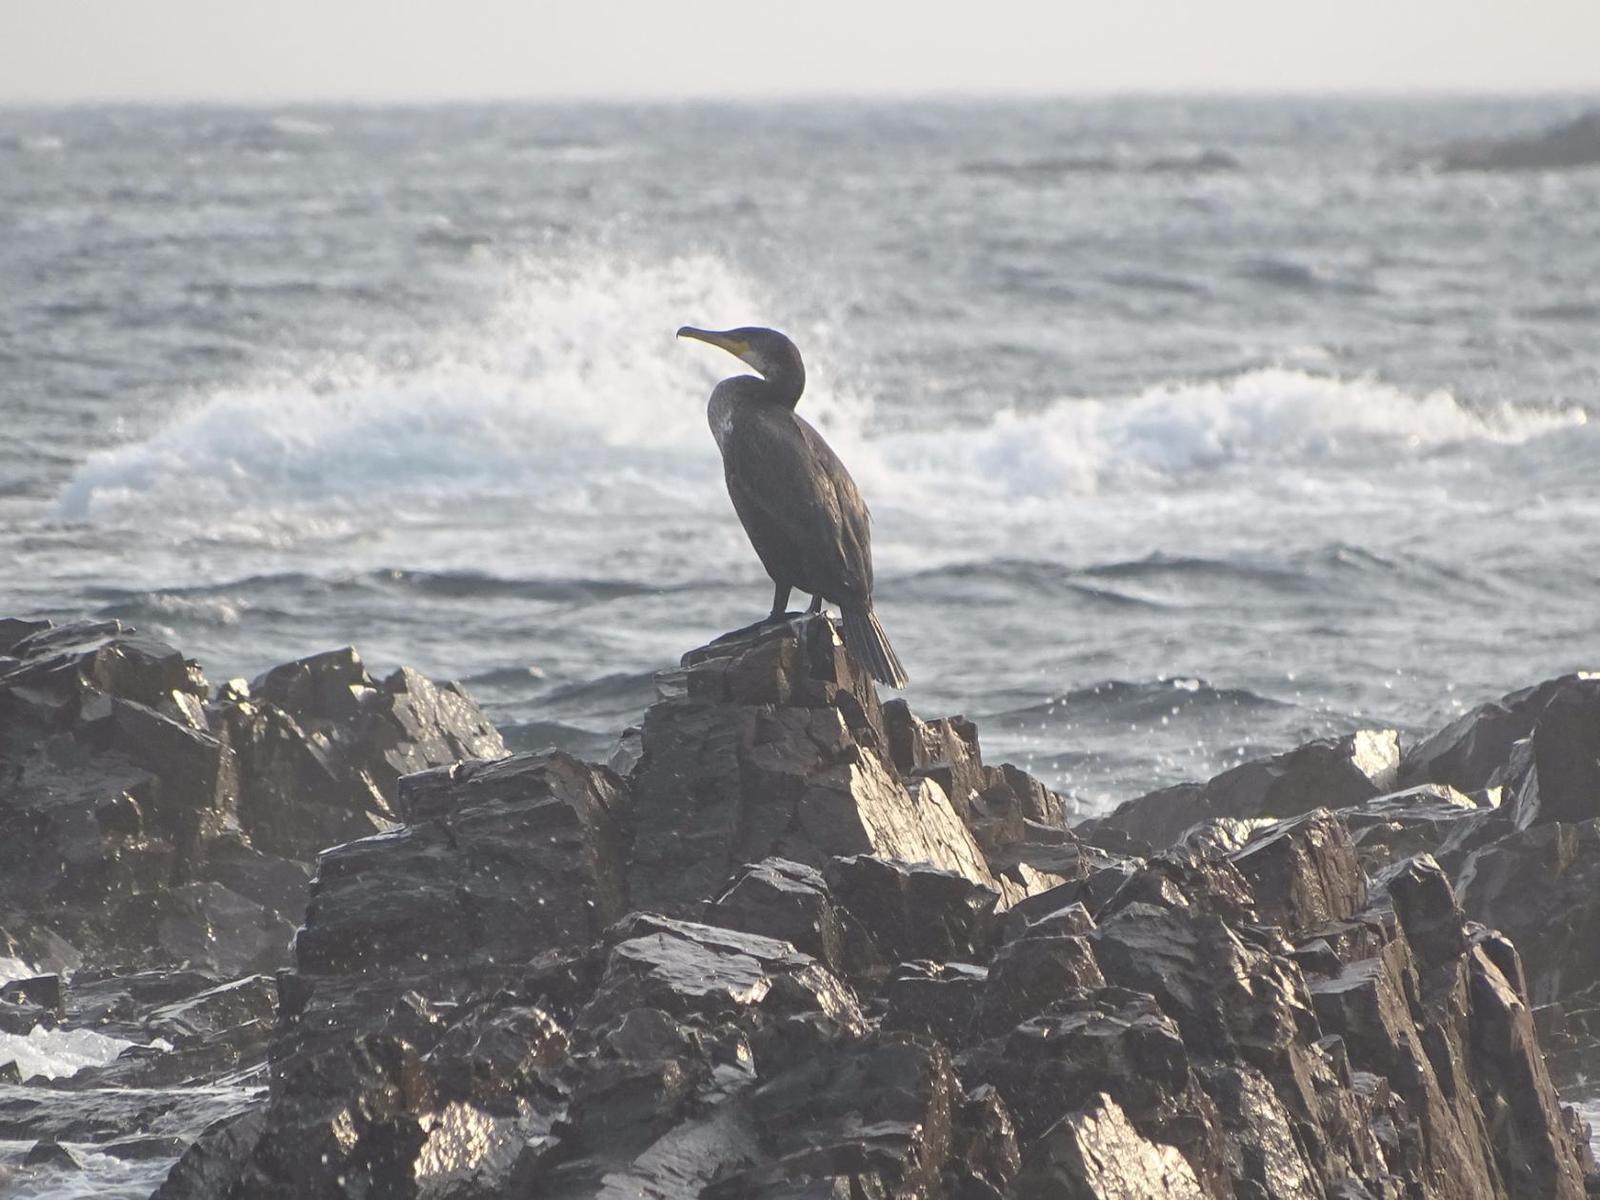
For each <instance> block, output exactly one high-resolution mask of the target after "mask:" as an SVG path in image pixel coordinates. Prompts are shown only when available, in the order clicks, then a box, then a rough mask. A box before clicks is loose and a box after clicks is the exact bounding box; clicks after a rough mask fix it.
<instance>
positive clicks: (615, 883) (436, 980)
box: [282, 753, 626, 1054]
mask: <svg viewBox="0 0 1600 1200" xmlns="http://www.w3.org/2000/svg"><path fill="white" fill-rule="evenodd" d="M402 791H403V793H404V799H403V801H402V802H403V804H404V806H405V807H406V809H407V811H409V812H410V813H412V814H413V821H414V823H413V824H411V825H408V826H406V827H404V828H403V829H400V830H398V831H396V832H394V833H390V834H384V835H380V836H377V837H371V838H365V839H362V840H360V841H356V842H351V843H348V844H346V845H343V846H338V847H335V848H334V849H332V850H329V851H327V852H326V853H324V854H323V855H322V856H321V858H320V859H319V862H318V869H317V877H316V880H315V881H314V883H313V885H312V892H311V903H310V906H309V908H308V909H307V911H306V918H305V925H304V927H303V928H302V929H301V930H300V932H299V934H298V936H297V937H296V939H295V962H296V978H295V980H294V981H293V982H292V984H291V985H290V986H289V990H290V991H291V992H292V993H293V995H294V998H295V1003H294V1004H292V1005H290V1004H286V1005H285V1018H286V1024H287V1033H288V1037H287V1039H286V1041H285V1045H284V1047H283V1049H282V1053H284V1054H301V1053H304V1052H305V1051H306V1050H307V1049H308V1048H309V1047H311V1046H314V1045H319V1044H323V1043H326V1042H329V1041H338V1040H341V1039H344V1038H347V1037H348V1036H349V1035H350V1033H351V1032H352V1031H353V1030H355V1029H357V1028H360V1027H361V1026H362V1025H363V1024H369V1025H376V1026H377V1027H381V1026H382V1024H383V1021H384V1017H385V1015H386V1013H387V1012H388V1011H390V1010H391V1008H392V1006H393V1005H394V1004H395V1003H397V1002H398V1000H399V998H400V997H401V996H402V995H404V994H405V993H406V992H407V991H409V990H412V989H413V988H415V987H418V986H422V987H423V994H424V995H426V996H427V997H428V999H429V1000H432V1001H441V1000H449V1001H452V1002H453V1001H456V1000H458V999H460V998H461V997H462V996H464V995H465V994H467V993H468V992H470V991H473V990H475V989H482V988H484V987H493V986H497V985H498V984H499V983H500V982H501V981H503V980H505V979H507V978H510V977H515V976H517V975H518V974H519V973H521V972H524V971H526V970H527V968H528V964H529V963H530V962H531V961H532V960H534V959H535V958H536V957H537V956H539V955H540V954H541V953H543V952H546V951H550V950H553V949H556V948H560V947H574V946H576V947H587V946H590V945H593V944H595V943H596V942H598V941H599V938H600V934H601V932H602V931H603V930H604V929H605V927H606V926H607V925H609V924H610V923H611V922H613V921H615V920H617V919H618V918H619V917H621V916H622V914H623V912H624V909H625V905H626V882H625V880H624V878H623V852H624V832H623V823H624V822H625V820H626V811H625V810H626V797H625V794H624V792H623V791H622V789H621V785H620V782H619V781H618V780H617V778H616V777H615V776H614V775H612V774H611V773H610V772H609V771H607V770H606V769H605V768H603V767H594V766H591V765H589V764H586V763H580V762H578V761H577V760H576V759H573V758H570V757H568V756H566V755H564V754H559V753H557V754H550V755H523V756H518V757H515V758H509V759H502V760H500V761H498V762H478V763H464V764H460V765H457V766H454V767H442V768H436V769H434V770H431V771H426V772H423V773H421V774H418V775H414V776H410V777H408V778H407V779H406V780H405V784H404V786H403V788H402ZM358 997H360V999H358Z"/></svg>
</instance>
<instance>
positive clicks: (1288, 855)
mask: <svg viewBox="0 0 1600 1200" xmlns="http://www.w3.org/2000/svg"><path fill="white" fill-rule="evenodd" d="M1228 858H1229V861H1230V862H1232V863H1233V865H1234V866H1235V867H1237V868H1238V870H1239V873H1240V874H1242V875H1243V876H1244V877H1245V878H1246V879H1247V880H1249V882H1250V890H1251V892H1252V893H1253V894H1254V896H1255V901H1256V911H1257V913H1258V914H1259V915H1260V917H1261V919H1262V920H1263V921H1268V922H1271V923H1272V924H1275V925H1281V926H1283V927H1284V928H1285V929H1286V930H1289V931H1290V932H1294V931H1298V930H1302V929H1307V928H1309V927H1311V926H1313V925H1323V924H1326V923H1327V922H1329V921H1342V920H1344V919H1345V918H1347V917H1351V916H1354V915H1355V914H1356V913H1358V912H1360V911H1361V910H1362V909H1363V908H1365V907H1366V905H1367V881H1366V876H1365V875H1364V874H1363V873H1362V870H1361V864H1360V863H1359V862H1358V861H1357V858H1356V849H1355V846H1354V844H1353V843H1352V842H1351V840H1350V832H1349V830H1348V829H1347V828H1346V827H1345V824H1344V822H1343V821H1341V820H1339V819H1338V818H1336V817H1334V816H1333V815H1332V814H1331V813H1329V812H1328V811H1327V810H1326V809H1317V810H1316V811H1315V812H1312V813H1309V814H1307V815H1306V816H1304V817H1294V818H1291V819H1290V820H1287V821H1281V822H1279V823H1278V824H1276V825H1270V826H1268V827H1266V828H1264V829H1261V830H1258V831H1257V832H1256V833H1255V834H1254V836H1252V837H1251V839H1250V840H1249V842H1247V843H1246V844H1245V846H1244V847H1243V848H1242V849H1240V850H1236V851H1234V852H1233V853H1232V854H1230V855H1229V856H1228Z"/></svg>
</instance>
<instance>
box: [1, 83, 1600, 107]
mask: <svg viewBox="0 0 1600 1200" xmlns="http://www.w3.org/2000/svg"><path fill="white" fill-rule="evenodd" d="M1581 99H1593V100H1597V101H1600V87H1595V86H1594V85H1587V86H1582V87H1578V86H1574V87H1529V88H1523V87H1506V88H1471V87H1459V88H1458V87H1432V86H1422V87H1394V88H1389V87H1382V88H1378V87H1363V86H1359V85H1352V86H1334V87H1289V88H1276V87H1273V88H1268V87H1263V88H1248V87H1244V88H1240V87H1230V88H1213V87H1190V88H1158V87H1127V88H1074V89H1066V88H1063V89H1059V90H1058V89H1046V88H929V89H908V90H904V91H901V90H884V91H863V90H851V89H845V88H842V89H837V90H827V91H823V90H817V91H809V90H796V91H774V92H684V93H662V92H636V93H631V92H614V93H606V92H522V93H484V94H481V95H480V94H460V95H455V94H439V95H425V94H424V95H419V94H416V93H409V94H407V93H392V94H391V93H373V94H370V95H368V94H354V93H333V92H329V93H310V92H296V93H284V94H282V95H271V94H261V95H255V94H241V95H227V94H209V93H206V94H202V93H195V94H192V95H191V94H185V93H171V94H163V95H139V96H134V95H125V94H117V93H106V94H104V95H85V96H73V97H60V96H57V97H48V96H40V97H28V96H3V95H0V109H12V110H15V109H71V108H182V107H196V108H273V107H339V108H377V107H384V108H407V107H417V108H420V107H448V106H459V107H464V108H465V107H475V106H487V105H513V104H527V105H628V106H649V105H659V106H661V107H672V106H680V105H696V104H703V105H751V106H760V105H783V104H822V103H839V104H851V103H856V104H897V103H898V104H907V103H934V104H958V103H978V104H983V103H1022V102H1028V101H1039V102H1059V101H1069V102H1072V101H1114V100H1214V101H1230V100H1249V101H1271V100H1345V101H1348V100H1370V101H1391V102H1393V101H1419V102H1428V101H1467V100H1483V101H1489V102H1493V101H1496V100H1581Z"/></svg>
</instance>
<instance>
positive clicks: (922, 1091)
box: [703, 1033, 1004, 1200]
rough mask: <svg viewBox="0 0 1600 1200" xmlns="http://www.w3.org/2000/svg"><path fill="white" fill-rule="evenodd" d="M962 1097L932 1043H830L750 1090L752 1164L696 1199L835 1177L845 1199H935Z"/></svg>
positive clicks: (785, 1190) (717, 1199)
mask: <svg viewBox="0 0 1600 1200" xmlns="http://www.w3.org/2000/svg"><path fill="white" fill-rule="evenodd" d="M961 1094H962V1093H961V1088H960V1085H959V1083H958V1081H957V1079H956V1076H955V1072H954V1070H953V1069H952V1064H951V1062H950V1056H949V1054H948V1052H947V1051H946V1050H945V1049H944V1048H943V1047H942V1046H940V1045H938V1044H937V1043H927V1042H921V1041H917V1040H915V1039H913V1038H910V1037H908V1036H906V1035H904V1034H895V1033H885V1034H873V1035H871V1036H869V1037H867V1038H864V1039H862V1040H861V1041H860V1042H856V1043H852V1044H848V1045H835V1046H833V1047H831V1048H830V1050H829V1051H825V1052H824V1053H822V1054H819V1055H818V1056H816V1057H815V1058H813V1059H811V1060H809V1061H806V1062H802V1063H799V1064H796V1065H795V1066H794V1067H792V1068H790V1069H789V1070H786V1071H783V1072H781V1073H779V1074H778V1075H776V1076H775V1077H773V1078H770V1079H765V1080H763V1082H762V1083H761V1084H760V1085H759V1086H758V1087H756V1088H755V1089H754V1090H753V1091H752V1092H751V1093H750V1096H749V1105H750V1109H751V1112H752V1113H753V1115H754V1118H755V1123H756V1128H757V1130H758V1136H759V1141H760V1165H758V1166H755V1167H752V1168H749V1169H747V1170H744V1171H740V1172H736V1173H733V1174H729V1175H726V1176H724V1177H723V1178H721V1179H719V1180H718V1181H717V1182H716V1183H715V1184H713V1185H712V1186H711V1187H709V1188H707V1189H705V1191H704V1193H703V1194H704V1195H705V1197H706V1200H736V1198H737V1200H744V1198H746V1197H751V1198H754V1197H778V1196H790V1195H794V1194H795V1192H794V1191H793V1190H791V1189H793V1188H794V1186H795V1185H796V1184H801V1183H809V1184H822V1185H823V1186H824V1187H833V1186H837V1185H836V1182H835V1181H837V1183H838V1184H843V1185H844V1186H845V1189H846V1190H845V1191H844V1192H843V1194H845V1195H850V1194H853V1193H854V1192H855V1190H856V1189H857V1188H860V1189H862V1190H864V1191H865V1192H866V1193H867V1194H869V1195H873V1194H877V1195H897V1196H923V1195H930V1194H934V1193H935V1191H936V1189H937V1188H938V1187H939V1184H940V1182H941V1179H942V1175H943V1172H944V1169H945V1167H946V1165H947V1164H948V1163H949V1160H950V1158H951V1152H952V1150H953V1149H954V1146H955V1112H956V1109H957V1107H958V1105H959V1103H960V1097H961ZM1001 1136H1002V1137H1003V1134H1002V1135H1001ZM999 1153H1000V1154H1001V1155H1003V1154H1004V1150H1003V1149H1001V1150H1000V1151H999ZM800 1194H805V1193H800ZM818 1194H822V1195H828V1194H830V1193H829V1192H827V1191H823V1192H821V1193H818ZM831 1194H839V1193H837V1192H834V1193H831Z"/></svg>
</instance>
